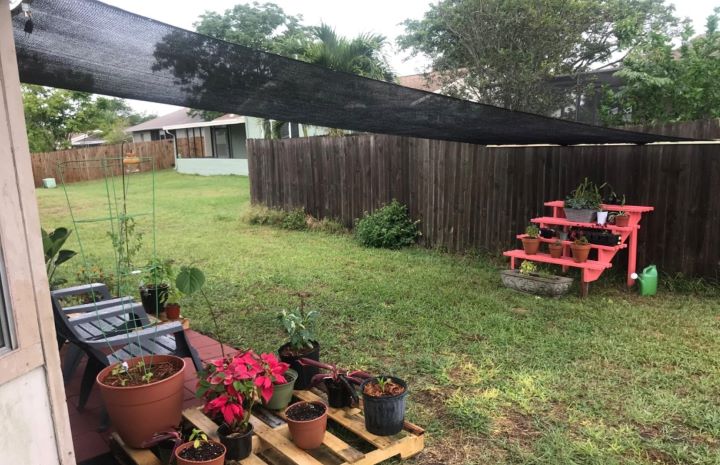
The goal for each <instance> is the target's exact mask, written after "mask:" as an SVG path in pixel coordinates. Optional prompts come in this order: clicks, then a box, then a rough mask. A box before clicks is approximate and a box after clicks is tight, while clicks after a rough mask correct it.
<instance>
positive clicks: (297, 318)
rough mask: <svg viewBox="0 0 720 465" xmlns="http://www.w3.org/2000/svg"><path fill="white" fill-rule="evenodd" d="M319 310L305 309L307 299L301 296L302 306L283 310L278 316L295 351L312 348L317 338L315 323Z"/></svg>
mask: <svg viewBox="0 0 720 465" xmlns="http://www.w3.org/2000/svg"><path fill="white" fill-rule="evenodd" d="M317 317H318V312H317V311H315V310H310V311H309V312H306V311H305V299H304V297H303V296H302V295H301V296H300V306H298V307H297V308H295V309H294V310H283V311H282V312H280V315H279V316H278V318H280V321H281V322H282V325H283V328H285V331H286V332H287V335H288V339H289V342H290V348H291V349H293V350H294V351H302V350H303V349H307V348H310V349H312V347H313V345H312V341H314V340H315V323H316V322H317Z"/></svg>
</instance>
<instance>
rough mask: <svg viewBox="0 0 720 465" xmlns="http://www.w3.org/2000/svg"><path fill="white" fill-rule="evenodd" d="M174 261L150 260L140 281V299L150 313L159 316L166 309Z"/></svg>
mask: <svg viewBox="0 0 720 465" xmlns="http://www.w3.org/2000/svg"><path fill="white" fill-rule="evenodd" d="M172 277H173V272H172V261H171V260H160V259H158V258H155V259H153V260H150V261H149V262H148V264H147V266H146V268H145V273H144V274H143V277H142V279H141V281H140V300H141V301H142V305H143V308H144V309H145V311H146V312H147V313H148V314H150V315H155V316H158V315H159V314H160V312H162V311H164V309H165V302H167V299H168V295H169V293H170V283H171V282H172Z"/></svg>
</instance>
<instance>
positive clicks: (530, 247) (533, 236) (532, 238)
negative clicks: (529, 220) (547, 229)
mask: <svg viewBox="0 0 720 465" xmlns="http://www.w3.org/2000/svg"><path fill="white" fill-rule="evenodd" d="M525 235H526V237H523V238H522V245H523V250H525V253H526V254H528V255H535V254H536V253H537V252H538V249H539V248H540V239H539V238H538V236H540V228H538V227H537V226H536V225H534V224H530V225H528V227H527V228H525Z"/></svg>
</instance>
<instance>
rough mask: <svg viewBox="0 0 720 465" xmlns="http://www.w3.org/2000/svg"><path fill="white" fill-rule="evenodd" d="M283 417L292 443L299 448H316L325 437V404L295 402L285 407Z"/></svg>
mask: <svg viewBox="0 0 720 465" xmlns="http://www.w3.org/2000/svg"><path fill="white" fill-rule="evenodd" d="M285 419H286V421H287V424H288V429H289V430H290V437H292V441H293V443H295V445H296V446H298V447H299V448H300V449H317V448H318V447H320V446H321V445H322V443H323V440H324V439H325V430H326V429H327V405H325V404H324V403H322V402H317V401H316V402H297V403H295V404H293V405H291V406H290V407H288V408H286V409H285Z"/></svg>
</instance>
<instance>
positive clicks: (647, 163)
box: [248, 135, 720, 277]
mask: <svg viewBox="0 0 720 465" xmlns="http://www.w3.org/2000/svg"><path fill="white" fill-rule="evenodd" d="M719 149H720V145H718V144H693V145H678V144H663V145H648V146H576V147H555V146H542V147H538V146H533V147H498V148H493V147H485V146H479V145H471V144H463V143H457V142H445V141H436V140H427V139H413V138H407V137H397V136H386V135H355V136H349V137H311V138H299V139H285V140H262V139H257V140H248V162H249V170H250V184H251V198H252V201H253V202H254V203H261V204H265V205H267V206H271V207H283V208H291V207H302V208H305V210H306V211H307V212H309V213H311V214H312V215H314V216H316V217H320V218H323V217H331V218H338V219H340V220H341V221H342V222H343V223H345V224H346V225H348V226H350V225H351V224H352V223H353V221H354V219H355V218H359V217H361V216H362V214H363V212H364V211H372V210H373V209H375V208H377V207H378V206H379V205H381V204H383V203H385V202H388V201H390V200H391V199H398V200H399V201H401V202H402V203H404V204H406V205H407V206H408V207H409V210H410V214H411V216H412V217H413V218H415V219H419V220H421V225H420V227H421V230H422V233H423V240H424V244H425V245H426V246H428V247H441V248H445V249H447V250H448V251H464V250H469V249H481V250H490V251H497V250H500V249H504V248H508V247H509V246H511V245H515V246H517V242H516V240H515V239H514V238H515V235H516V234H518V233H520V232H522V231H523V230H524V228H525V226H526V225H527V224H528V221H529V220H530V218H533V217H537V216H542V215H543V214H544V213H545V212H544V209H543V201H545V200H546V199H562V198H564V197H565V196H566V195H567V194H568V193H569V192H570V191H571V190H572V189H573V188H574V187H575V186H576V185H577V184H578V183H579V182H580V181H581V180H582V179H583V178H584V177H585V176H588V177H590V178H591V179H593V180H595V181H596V182H598V183H599V182H604V181H607V182H609V183H610V184H612V186H613V187H614V189H615V191H616V192H618V193H625V194H626V195H627V201H628V204H631V203H634V204H641V205H652V206H654V207H655V211H654V212H653V213H651V214H649V215H648V217H647V220H646V221H643V226H642V229H641V231H640V246H639V249H638V264H639V265H641V266H644V265H646V264H649V263H654V264H657V265H658V266H659V267H660V269H661V270H663V271H668V272H683V273H686V274H692V275H704V276H711V277H717V276H718V275H719V274H720V272H719V270H720V150H719Z"/></svg>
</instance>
